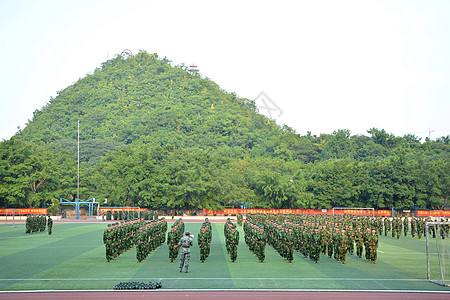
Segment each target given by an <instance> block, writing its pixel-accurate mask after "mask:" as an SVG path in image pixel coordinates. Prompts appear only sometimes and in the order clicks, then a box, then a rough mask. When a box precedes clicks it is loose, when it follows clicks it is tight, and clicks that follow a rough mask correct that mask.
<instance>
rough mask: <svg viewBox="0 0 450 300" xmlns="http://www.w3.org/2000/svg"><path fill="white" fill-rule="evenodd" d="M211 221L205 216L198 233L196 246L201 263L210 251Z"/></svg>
mask: <svg viewBox="0 0 450 300" xmlns="http://www.w3.org/2000/svg"><path fill="white" fill-rule="evenodd" d="M211 229H212V228H211V222H209V219H208V218H206V219H205V222H203V224H202V227H201V228H200V232H199V233H198V238H197V241H198V247H199V248H200V261H201V262H202V263H203V262H205V261H206V259H207V258H208V256H209V253H210V252H211V240H212V230H211Z"/></svg>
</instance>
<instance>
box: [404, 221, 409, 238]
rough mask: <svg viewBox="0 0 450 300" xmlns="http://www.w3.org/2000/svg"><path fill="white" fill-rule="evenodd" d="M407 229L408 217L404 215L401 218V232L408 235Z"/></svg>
mask: <svg viewBox="0 0 450 300" xmlns="http://www.w3.org/2000/svg"><path fill="white" fill-rule="evenodd" d="M408 229H409V219H408V217H405V218H404V219H403V233H404V234H405V236H407V235H408Z"/></svg>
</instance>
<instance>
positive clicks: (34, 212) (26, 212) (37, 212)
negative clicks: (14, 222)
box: [0, 208, 47, 216]
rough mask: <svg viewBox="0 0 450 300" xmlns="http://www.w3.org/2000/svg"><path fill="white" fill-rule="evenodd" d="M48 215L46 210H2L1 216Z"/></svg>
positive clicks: (0, 211) (0, 209) (0, 210)
mask: <svg viewBox="0 0 450 300" xmlns="http://www.w3.org/2000/svg"><path fill="white" fill-rule="evenodd" d="M6 214H7V215H13V214H14V215H16V216H17V215H46V214H47V209H46V208H0V215H6Z"/></svg>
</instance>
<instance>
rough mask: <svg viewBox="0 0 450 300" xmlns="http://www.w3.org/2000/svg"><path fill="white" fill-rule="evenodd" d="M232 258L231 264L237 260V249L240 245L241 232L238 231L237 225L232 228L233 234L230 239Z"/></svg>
mask: <svg viewBox="0 0 450 300" xmlns="http://www.w3.org/2000/svg"><path fill="white" fill-rule="evenodd" d="M229 245H230V258H231V262H235V261H236V258H237V248H238V245H239V231H237V230H236V225H233V226H232V227H231V234H230V237H229Z"/></svg>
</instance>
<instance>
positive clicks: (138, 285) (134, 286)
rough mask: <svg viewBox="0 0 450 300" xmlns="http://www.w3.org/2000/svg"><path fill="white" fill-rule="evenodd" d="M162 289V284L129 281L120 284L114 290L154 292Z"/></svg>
mask: <svg viewBox="0 0 450 300" xmlns="http://www.w3.org/2000/svg"><path fill="white" fill-rule="evenodd" d="M160 288H162V284H161V282H149V283H144V282H136V281H127V282H120V283H119V284H116V285H115V286H114V288H113V289H114V290H154V289H160Z"/></svg>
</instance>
